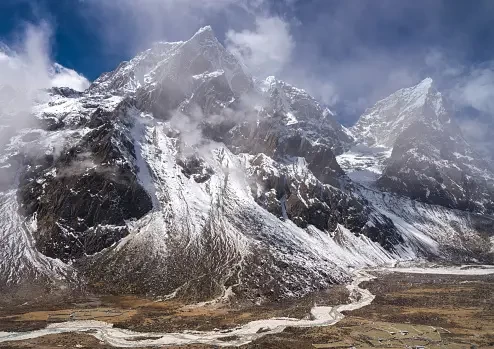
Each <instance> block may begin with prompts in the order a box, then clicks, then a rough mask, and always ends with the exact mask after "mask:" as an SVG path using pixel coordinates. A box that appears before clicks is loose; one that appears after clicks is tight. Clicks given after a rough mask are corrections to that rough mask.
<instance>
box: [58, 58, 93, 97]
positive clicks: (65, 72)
mask: <svg viewBox="0 0 494 349" xmlns="http://www.w3.org/2000/svg"><path fill="white" fill-rule="evenodd" d="M89 85H90V82H89V80H88V79H86V78H85V77H84V76H82V75H81V74H79V73H77V72H76V71H75V70H72V69H69V68H65V67H64V66H62V65H60V64H58V63H55V64H54V69H53V73H52V75H51V86H53V87H70V88H71V89H73V90H76V91H84V90H85V89H87V88H88V87H89Z"/></svg>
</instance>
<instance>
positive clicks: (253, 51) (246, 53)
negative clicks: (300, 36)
mask: <svg viewBox="0 0 494 349" xmlns="http://www.w3.org/2000/svg"><path fill="white" fill-rule="evenodd" d="M226 38H227V40H226V45H227V48H228V49H229V50H230V51H231V52H233V53H234V54H236V55H237V56H239V57H241V59H242V61H243V62H244V63H245V65H247V67H249V68H250V70H251V71H252V73H253V74H254V75H258V76H261V77H265V76H268V75H273V74H278V73H279V72H280V71H282V70H283V68H284V67H285V66H286V65H287V64H288V63H289V62H290V60H291V57H292V52H293V50H294V48H295V42H294V40H293V38H292V36H291V34H290V30H289V25H288V23H286V22H285V21H283V20H282V19H281V18H279V17H258V18H257V19H256V28H255V30H243V31H240V32H236V31H234V30H229V31H228V32H227V33H226Z"/></svg>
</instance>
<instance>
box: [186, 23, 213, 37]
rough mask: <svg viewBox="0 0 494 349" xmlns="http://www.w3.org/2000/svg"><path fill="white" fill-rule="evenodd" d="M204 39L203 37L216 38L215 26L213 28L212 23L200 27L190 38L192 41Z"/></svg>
mask: <svg viewBox="0 0 494 349" xmlns="http://www.w3.org/2000/svg"><path fill="white" fill-rule="evenodd" d="M197 39H199V40H203V39H216V37H215V35H214V31H213V28H211V26H210V25H207V26H205V27H202V28H200V29H199V30H198V31H197V32H196V33H195V34H194V35H193V36H192V38H191V39H190V41H193V40H197Z"/></svg>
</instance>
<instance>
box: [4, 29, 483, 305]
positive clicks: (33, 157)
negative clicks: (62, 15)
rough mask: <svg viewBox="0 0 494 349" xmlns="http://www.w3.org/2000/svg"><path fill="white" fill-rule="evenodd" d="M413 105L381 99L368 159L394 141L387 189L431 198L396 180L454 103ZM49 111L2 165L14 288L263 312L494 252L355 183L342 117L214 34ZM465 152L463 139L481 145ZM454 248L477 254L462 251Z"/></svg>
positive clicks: (437, 217) (476, 234) (155, 56)
mask: <svg viewBox="0 0 494 349" xmlns="http://www.w3.org/2000/svg"><path fill="white" fill-rule="evenodd" d="M423 84H427V82H425V83H422V85H423ZM416 89H417V88H416ZM418 89H419V90H420V91H424V90H426V88H425V87H423V86H422V87H420V88H418ZM412 90H413V89H412ZM427 91H429V90H427ZM431 91H432V90H431ZM424 93H425V94H426V95H427V96H426V97H423V96H422V95H421V96H422V97H423V99H424V100H426V101H427V102H424V103H425V104H424V105H427V108H430V106H436V104H437V99H438V98H440V97H438V95H437V93H435V92H430V93H429V92H424ZM429 94H431V96H428V95H429ZM406 95H407V96H408V95H410V96H409V97H407V98H409V99H413V98H418V99H421V98H422V97H417V96H418V95H420V93H418V92H413V91H412V92H407V94H406ZM412 97H413V98H412ZM400 98H402V97H393V103H394V104H393V105H394V107H387V106H385V105H384V103H381V102H379V103H381V104H380V107H379V108H380V109H379V110H382V111H383V113H384V112H385V113H387V114H386V117H385V118H384V119H385V121H380V119H379V117H378V116H379V115H381V114H380V113H381V111H379V112H378V111H376V112H375V113H374V114H373V115H377V116H375V117H373V119H374V120H373V121H372V120H370V118H363V121H362V123H361V125H360V126H359V125H357V126H356V127H355V128H354V129H353V130H352V132H353V133H354V134H355V137H356V138H357V140H358V141H359V142H364V141H365V142H367V140H371V141H369V142H370V143H369V145H370V146H366V147H367V148H366V149H371V148H372V147H375V146H376V144H377V140H380V139H383V140H384V139H387V141H386V142H385V143H383V149H385V150H383V151H382V154H384V155H382V156H381V157H380V158H379V159H380V160H378V161H377V163H378V165H379V166H377V165H376V168H379V169H384V170H383V173H382V174H380V177H381V178H380V179H379V181H378V185H379V186H380V187H381V188H382V189H385V190H386V191H393V192H395V193H399V194H403V195H406V196H409V197H412V198H414V199H421V197H419V196H418V195H417V196H416V197H414V196H413V195H411V194H410V192H409V191H407V190H408V189H409V188H410V187H411V186H409V185H408V183H410V180H409V179H407V178H405V179H403V181H402V183H406V185H405V188H407V190H404V189H403V190H402V189H400V187H399V186H397V185H396V186H391V185H389V184H387V183H386V178H388V177H389V178H393V179H391V180H394V177H395V176H396V175H393V172H399V173H401V172H403V171H404V170H402V167H403V166H408V165H410V164H411V163H410V161H407V162H406V163H405V164H404V165H402V164H400V163H399V161H400V159H403V156H404V155H403V154H405V153H406V154H408V152H409V149H408V148H410V147H411V145H410V144H413V149H418V150H417V151H419V150H420V152H421V153H423V154H427V156H433V155H431V154H433V153H431V147H435V148H434V149H436V148H438V147H439V145H437V144H436V143H435V142H436V141H437V137H436V136H435V134H431V135H430V136H429V135H426V134H425V133H423V134H421V137H424V138H423V139H422V138H421V139H420V140H419V139H416V138H414V136H413V135H414V134H415V132H412V130H414V128H416V127H422V126H420V125H422V124H423V123H425V122H429V121H430V120H435V121H434V122H436V123H437V124H438V125H443V124H448V121H447V120H446V116H445V115H443V114H440V115H439V114H437V113H436V112H435V111H436V110H439V109H440V108H439V109H434V112H432V111H431V112H430V114H431V115H429V114H427V115H425V114H424V113H422V114H420V113H421V111H422V112H423V111H424V110H425V109H424V108H425V107H424V108H422V109H421V108H420V107H418V106H417V105H416V103H418V102H413V101H411V100H409V101H407V102H403V101H398V100H399V99H400ZM379 103H378V104H379ZM411 106H413V108H412V107H411ZM393 108H394V109H393ZM397 108H398V109H400V108H405V109H407V108H408V109H407V110H412V109H413V111H410V113H412V114H411V115H413V119H414V120H415V121H413V120H412V121H411V122H409V121H410V120H408V117H407V118H403V120H405V119H406V120H407V123H406V127H405V126H403V125H401V126H400V125H398V123H395V122H394V121H393V120H392V115H391V114H393V113H394V110H397ZM410 108H412V109H410ZM434 108H435V107H434ZM376 110H377V109H376ZM434 113H436V114H434ZM441 113H442V112H441ZM388 114H389V115H388ZM398 114H400V113H398ZM400 115H401V114H400ZM33 116H34V117H35V118H36V119H37V120H38V124H37V125H38V126H37V127H32V128H25V129H22V130H21V131H20V132H17V133H16V134H15V135H14V136H13V137H10V138H9V140H8V141H6V143H5V145H4V146H3V150H2V155H1V157H0V171H3V172H1V173H2V181H1V182H0V186H1V187H0V190H1V195H2V197H3V198H5V202H6V204H3V205H4V206H5V207H4V208H5V210H6V211H5V212H0V237H1V238H2V241H6V242H7V243H6V244H4V245H3V246H0V256H2V257H3V256H8V255H9V254H10V258H9V259H8V262H7V263H3V264H1V265H0V277H1V278H2V280H5V284H6V285H8V287H11V286H12V285H15V284H16V283H19V282H22V280H27V279H29V278H30V277H32V275H33V274H35V275H39V276H40V279H39V280H40V282H49V281H52V282H53V280H57V282H66V283H69V284H73V283H74V282H75V281H74V280H76V279H77V280H78V281H79V282H80V283H83V284H84V285H89V286H90V287H93V288H94V289H96V290H98V291H101V292H116V293H146V294H152V295H159V296H169V297H172V296H180V297H183V298H186V299H188V300H191V301H192V300H205V299H211V298H214V297H225V298H226V297H229V296H236V297H240V298H246V299H251V300H254V301H263V300H266V299H281V298H285V297H295V296H302V295H304V294H307V293H309V292H311V291H314V290H317V289H322V288H325V287H327V286H328V285H330V284H332V283H336V282H344V281H346V280H347V279H348V277H349V270H350V269H352V268H358V267H363V266H369V265H377V264H383V263H391V262H393V261H395V260H397V259H404V258H406V259H409V258H418V257H428V258H447V259H453V258H454V255H455V253H456V254H457V255H461V256H462V258H463V259H464V260H468V259H469V258H476V259H477V260H489V258H490V254H491V253H492V251H491V250H490V246H491V240H490V238H489V235H488V234H489V233H488V231H489V229H488V227H489V226H490V225H491V224H492V222H491V221H490V220H489V219H487V218H483V217H481V216H478V217H477V216H476V217H477V218H475V219H473V218H472V217H473V216H472V217H470V216H468V214H464V213H461V212H459V211H458V212H457V211H452V210H448V209H446V208H444V209H443V208H440V209H439V208H437V207H435V206H432V205H429V204H425V203H424V204H418V203H415V201H412V200H410V199H405V198H402V197H400V196H393V195H391V194H385V193H382V192H377V193H376V192H375V191H373V190H371V189H368V188H365V187H363V186H362V185H361V184H360V183H359V182H358V181H355V180H354V176H353V175H352V173H354V172H352V168H353V169H355V168H354V167H355V166H353V162H352V161H350V160H348V159H351V157H349V156H348V154H349V152H348V150H349V149H350V148H351V147H352V146H353V145H354V139H353V137H352V136H351V133H350V131H348V130H346V129H345V128H343V127H342V126H341V125H339V124H338V123H337V122H336V121H334V119H333V115H332V112H331V111H330V110H329V109H327V108H324V107H323V106H321V105H320V104H319V103H318V102H317V101H316V100H315V99H313V98H312V97H310V96H309V95H308V94H307V93H306V92H305V91H303V90H300V89H297V88H295V87H293V86H291V85H289V84H287V83H285V82H283V81H279V80H276V79H275V78H273V77H270V78H268V79H266V80H265V81H261V82H259V81H255V80H254V79H252V78H251V77H250V76H249V74H248V73H246V71H245V70H244V68H243V66H242V64H241V63H239V62H238V61H237V59H236V58H235V57H234V56H233V55H232V54H230V53H229V52H228V51H227V50H225V48H224V47H223V46H222V45H221V44H220V43H219V42H218V40H217V39H216V38H215V37H214V34H213V32H212V30H211V28H209V27H205V28H203V29H201V30H200V31H199V32H198V33H196V34H195V35H194V36H193V37H192V38H191V39H190V40H188V41H184V42H175V43H158V44H155V45H154V46H153V47H152V48H151V49H149V50H147V51H145V52H143V53H141V54H139V55H138V56H136V58H134V59H132V60H130V61H129V62H124V63H122V64H121V65H120V66H119V67H117V69H116V70H115V71H113V72H110V73H105V74H103V75H102V76H101V77H100V78H99V79H97V80H96V81H95V82H94V83H93V84H92V85H91V87H90V88H89V89H88V90H87V91H85V92H83V93H77V92H75V91H71V90H70V89H63V88H62V89H52V90H51V91H50V93H49V98H48V100H47V101H44V102H40V103H39V104H38V105H37V106H36V107H35V108H34V110H33ZM374 123H376V124H382V125H384V124H386V125H384V126H383V127H381V130H380V131H379V130H378V129H377V128H375V127H374ZM389 128H392V129H394V130H395V131H393V132H392V133H390V132H388V131H389ZM402 128H403V130H402ZM361 130H367V131H368V132H367V131H365V132H364V131H362V132H363V133H362V134H360V133H359V132H360V131H361ZM406 130H410V131H408V132H409V133H407V131H406ZM379 132H385V133H386V135H384V134H378V133H379ZM431 132H433V131H431ZM434 132H435V131H434ZM451 132H453V131H451ZM455 132H456V131H455ZM455 135H456V134H455ZM458 137H460V136H458ZM372 140H374V141H372ZM445 141H446V140H445ZM460 141H461V139H460V138H455V139H454V140H451V142H453V143H454V145H455V147H466V145H464V144H463V143H461V142H460ZM389 142H392V145H390V144H391V143H389ZM448 144H449V143H448ZM391 146H392V147H393V151H392V154H391V158H390V159H388V157H389V154H390V153H391V151H390V150H389V149H388V148H386V147H391ZM361 149H363V148H361ZM438 149H439V148H438ZM453 149H454V151H453ZM458 149H459V148H458ZM458 149H457V148H452V146H451V147H450V146H449V145H448V150H449V151H450V155H451V154H453V155H454V154H456V153H457V152H458V153H459V154H464V155H465V156H470V155H469V154H470V153H468V149H467V148H465V149H467V150H465V149H463V148H461V149H459V150H458ZM352 151H355V148H352V150H351V151H350V153H351V152H352ZM441 151H442V150H441ZM441 151H439V153H437V154H439V155H437V156H443V155H441V154H443V153H444V151H442V152H443V153H441ZM434 154H436V153H434ZM335 155H337V156H335ZM434 156H436V155H434ZM345 157H346V159H347V160H348V161H346V162H342V161H341V159H343V158H345ZM369 159H370V160H368V161H367V160H366V161H363V162H362V163H365V164H364V165H362V166H363V167H365V166H367V165H366V164H368V163H372V161H374V160H373V158H372V157H371V156H369ZM393 164H394V165H393ZM454 164H457V162H455V163H454ZM340 165H341V166H340ZM393 166H394V167H393ZM414 166H418V165H414ZM458 166H459V165H458ZM464 166H467V167H468V165H467V164H465V165H464ZM450 167H451V168H453V165H451V166H450ZM395 168H396V169H395ZM416 171H420V172H421V173H424V174H426V175H427V176H428V172H427V171H426V170H425V169H420V167H417V170H416ZM448 171H449V170H448ZM405 172H406V171H405ZM448 175H449V172H448ZM472 176H473V174H472ZM397 178H398V177H397ZM431 178H432V177H431ZM434 178H435V177H434ZM444 182H445V181H444ZM373 183H374V182H373ZM424 183H426V184H425V186H426V187H428V186H430V185H429V184H428V183H427V182H424ZM454 183H457V182H451V183H449V182H445V185H446V186H447V187H448V188H449V187H453V185H454ZM417 192H418V191H417ZM431 193H432V191H431ZM431 195H432V196H431ZM434 195H435V196H434ZM437 195H439V194H437ZM437 195H436V193H435V192H434V194H429V196H428V197H425V198H424V199H423V201H424V202H431V203H436V202H435V201H433V200H432V198H433V197H436V196H437ZM429 198H430V201H428V200H429ZM392 200H394V201H396V202H397V203H398V204H399V205H403V210H398V211H397V210H396V209H395V208H394V207H393V205H392V204H390V202H391V201H392ZM441 204H442V203H441ZM445 206H448V205H445ZM448 207H456V206H453V205H449V206H448ZM483 207H487V205H486V204H484V206H483ZM410 217H414V218H413V219H412V218H410ZM418 222H420V224H418V226H416V225H417V223H418ZM455 224H457V226H458V227H460V228H458V229H453V230H452V229H451V226H453V225H455ZM465 227H466V228H465ZM463 228H465V229H463ZM433 232H434V233H433ZM448 236H451V238H452V239H453V240H449V239H448V238H447V237H448ZM451 241H462V242H464V243H463V244H462V245H456V248H457V251H456V252H455V251H454V250H453V249H452V246H454V243H452V242H451ZM482 244H484V245H483V247H479V246H482ZM450 247H451V248H450ZM4 260H7V259H4Z"/></svg>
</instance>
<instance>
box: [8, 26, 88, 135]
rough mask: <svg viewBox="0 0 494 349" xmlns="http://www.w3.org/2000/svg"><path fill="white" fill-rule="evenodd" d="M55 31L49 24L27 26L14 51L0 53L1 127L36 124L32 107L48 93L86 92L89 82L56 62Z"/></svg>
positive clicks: (19, 36) (13, 46)
mask: <svg viewBox="0 0 494 349" xmlns="http://www.w3.org/2000/svg"><path fill="white" fill-rule="evenodd" d="M50 37H51V29H50V26H49V25H48V24H46V23H41V24H39V25H37V26H35V25H27V26H26V27H25V29H24V31H23V32H22V33H21V34H19V35H18V40H17V41H16V42H14V43H13V44H12V45H11V46H10V47H7V46H6V45H2V47H3V50H2V51H0V123H1V124H2V125H3V126H6V125H8V126H9V127H14V128H18V127H25V126H28V125H31V124H32V123H34V122H35V121H34V120H33V118H32V116H31V113H30V112H31V107H32V105H33V104H34V103H35V102H36V101H38V100H42V99H43V98H45V97H46V89H48V88H51V87H55V86H58V87H60V86H67V87H71V88H75V89H79V90H83V89H85V88H87V87H88V86H89V82H88V81H87V79H86V78H84V77H83V76H81V75H79V74H78V73H76V72H75V71H73V70H71V69H67V68H64V67H62V66H60V65H56V64H54V63H53V62H52V60H51V58H50V57H51V56H50Z"/></svg>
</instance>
